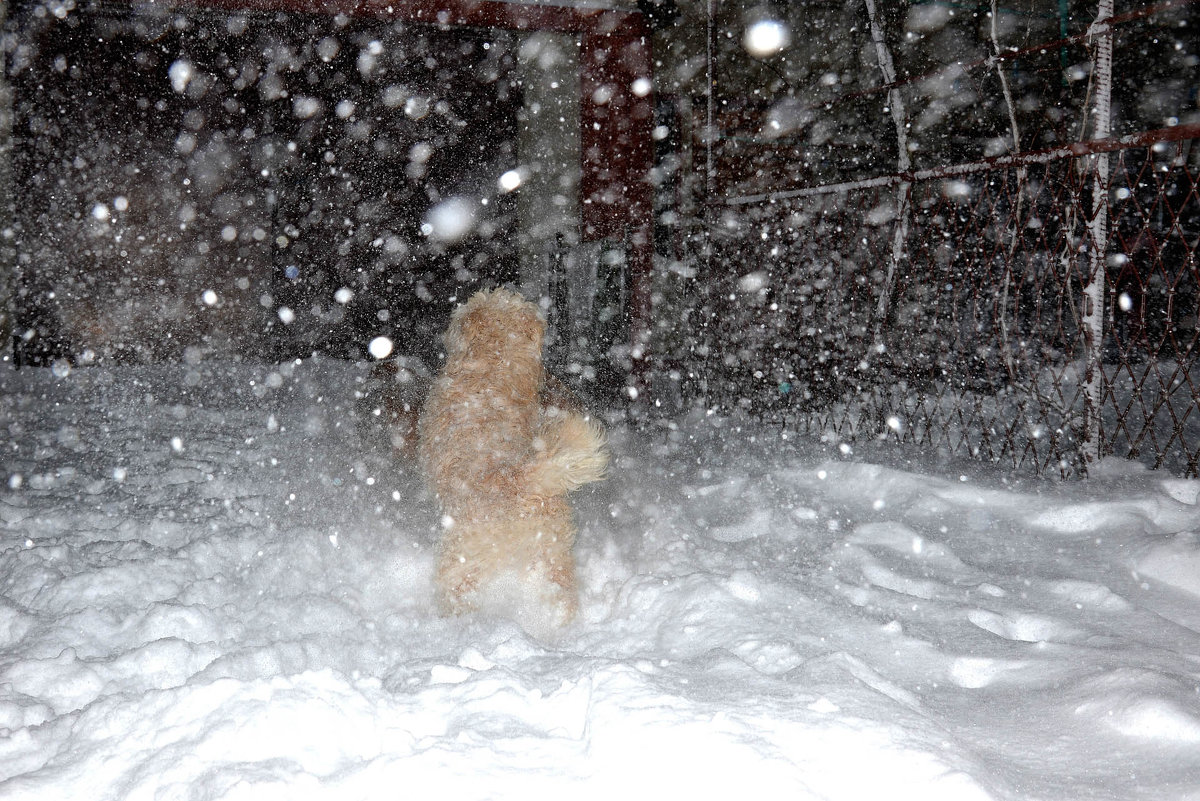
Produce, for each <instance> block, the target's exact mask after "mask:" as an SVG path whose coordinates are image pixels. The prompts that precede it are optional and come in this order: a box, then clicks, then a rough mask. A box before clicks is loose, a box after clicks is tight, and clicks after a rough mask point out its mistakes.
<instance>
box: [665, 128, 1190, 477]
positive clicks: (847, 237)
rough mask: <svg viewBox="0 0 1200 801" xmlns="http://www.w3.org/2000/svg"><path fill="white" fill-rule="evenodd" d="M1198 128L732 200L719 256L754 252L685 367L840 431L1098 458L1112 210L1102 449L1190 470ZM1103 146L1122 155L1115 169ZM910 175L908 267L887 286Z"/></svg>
mask: <svg viewBox="0 0 1200 801" xmlns="http://www.w3.org/2000/svg"><path fill="white" fill-rule="evenodd" d="M1197 138H1200V125H1181V126H1177V127H1174V128H1169V129H1164V130H1161V131H1153V132H1149V133H1145V134H1140V135H1137V136H1130V137H1124V138H1120V139H1105V140H1102V141H1089V142H1080V143H1075V144H1072V145H1069V146H1064V147H1058V148H1054V149H1051V150H1047V151H1042V152H1036V153H1028V154H1024V155H1021V156H1006V157H999V158H994V159H988V160H984V161H980V162H976V163H973V164H965V165H957V166H955V167H950V168H944V169H936V170H921V171H913V172H908V173H904V174H896V175H891V176H887V177H882V178H876V179H870V180H865V181H860V182H849V183H844V184H839V185H835V186H826V187H814V188H809V189H804V190H799V191H794V192H780V193H776V194H768V195H759V196H755V197H741V198H734V199H732V200H730V201H728V205H729V206H731V207H736V208H737V209H738V219H739V220H740V221H741V222H740V224H739V225H737V226H731V227H730V229H728V230H723V229H722V228H721V227H720V226H718V227H717V228H716V230H715V233H714V236H713V238H712V247H713V249H714V262H716V263H718V264H742V265H752V266H756V268H754V269H750V270H747V271H741V272H736V271H735V272H732V273H729V274H728V276H727V277H726V278H725V279H724V280H713V281H707V282H704V285H705V290H704V299H703V300H702V301H701V303H700V306H702V307H703V311H702V312H701V313H702V314H703V315H704V317H706V318H707V320H708V325H707V326H706V331H707V335H706V336H704V337H703V341H702V342H699V343H698V346H697V347H695V348H693V352H694V353H696V354H698V356H697V359H696V361H695V363H694V364H692V365H690V366H689V368H688V371H689V372H691V373H692V374H693V375H696V376H700V377H702V383H703V384H704V385H705V386H704V389H705V390H706V391H707V392H708V394H709V395H710V396H711V397H726V398H727V397H735V398H737V401H736V402H737V403H738V404H739V405H741V406H743V407H749V408H751V409H752V410H754V411H757V412H758V413H762V414H767V415H770V416H774V417H775V418H776V419H778V420H780V422H781V423H783V424H786V425H788V426H789V427H792V428H794V429H797V430H801V431H806V432H809V433H816V434H820V435H824V436H826V437H829V438H833V439H836V440H838V441H845V442H853V441H857V440H863V439H866V438H872V439H875V438H877V439H884V440H890V441H893V442H897V443H911V444H914V445H917V446H921V447H923V448H927V449H933V450H935V451H938V452H944V453H946V454H952V455H964V454H965V455H970V456H973V457H977V458H980V459H983V460H987V461H991V462H996V463H1000V464H1003V465H1006V466H1008V467H1011V468H1013V469H1018V470H1024V471H1033V472H1037V473H1057V474H1060V475H1062V476H1064V477H1068V476H1074V475H1081V474H1084V473H1086V467H1087V462H1086V460H1085V455H1084V450H1085V444H1086V443H1085V437H1086V432H1087V428H1088V420H1087V417H1086V406H1087V404H1086V398H1085V394H1084V392H1085V382H1084V379H1085V371H1086V367H1087V365H1086V357H1087V349H1086V337H1085V334H1084V331H1085V310H1086V309H1087V304H1086V302H1085V298H1084V290H1085V287H1086V285H1087V283H1088V280H1089V276H1090V275H1092V274H1093V268H1094V264H1095V262H1096V260H1097V259H1096V258H1093V253H1094V252H1095V251H1096V247H1095V239H1094V233H1095V230H1096V228H1097V226H1095V225H1089V223H1090V222H1091V221H1093V220H1094V216H1095V209H1096V208H1099V207H1104V208H1105V209H1106V211H1107V213H1108V215H1109V226H1108V232H1107V240H1108V242H1107V247H1106V248H1104V249H1103V252H1102V254H1101V255H1102V257H1103V258H1101V259H1100V262H1101V263H1103V264H1104V265H1105V266H1106V267H1107V269H1106V270H1105V271H1104V272H1103V277H1104V286H1103V290H1104V291H1103V298H1102V303H1101V306H1102V308H1101V309H1100V310H1099V313H1100V314H1101V315H1102V318H1103V332H1104V335H1103V342H1102V344H1101V346H1100V348H1099V350H1098V353H1099V357H1100V359H1099V376H1098V377H1099V382H1100V384H1099V386H1100V390H1099V396H1098V397H1099V409H1098V414H1097V415H1096V417H1097V419H1096V420H1095V421H1094V425H1095V426H1096V427H1097V430H1098V437H1097V444H1098V447H1099V452H1100V455H1101V456H1104V455H1116V456H1121V457H1128V458H1133V459H1139V460H1141V461H1143V462H1145V463H1146V464H1148V465H1150V466H1152V467H1156V468H1157V467H1166V468H1168V469H1171V470H1173V471H1177V472H1182V473H1184V474H1187V475H1190V476H1195V475H1197V473H1198V472H1200V370H1198V369H1197V355H1198V353H1200V333H1198V332H1200V326H1198V322H1200V302H1198V301H1200V291H1198V285H1200V265H1198V258H1197V250H1198V241H1200V194H1198V190H1197V179H1198V178H1200V169H1198V168H1197V158H1196V155H1197V154H1198V153H1200V148H1195V144H1196V142H1195V140H1196V139H1197ZM1097 153H1106V154H1108V156H1109V165H1108V177H1107V181H1106V183H1105V184H1103V185H1101V184H1100V183H1098V182H1097V178H1096V172H1095V170H1094V169H1092V167H1091V161H1090V160H1091V158H1092V157H1093V156H1094V155H1095V154H1097ZM902 182H910V183H911V185H912V208H913V217H912V220H911V223H910V226H909V231H908V235H907V251H908V255H907V259H908V264H906V265H904V266H903V269H901V270H899V271H897V274H896V276H895V283H894V286H893V287H892V293H891V295H892V296H891V297H890V298H888V299H886V300H887V301H888V302H887V303H880V298H879V297H878V296H879V292H880V290H879V288H880V287H882V286H886V285H887V280H886V277H885V276H886V274H887V271H888V265H889V259H890V258H892V247H893V246H892V242H891V238H892V232H893V230H894V225H893V223H894V222H895V192H894V187H895V186H897V185H899V184H901V183H902ZM1097 193H1099V194H1100V197H1097ZM1104 198H1107V199H1108V202H1107V203H1106V204H1105V203H1103V200H1104ZM1097 258H1098V257H1097ZM732 306H736V307H737V311H736V313H734V312H733V311H732V309H731V307H732ZM881 308H885V309H886V312H885V318H884V319H882V320H879V319H877V317H878V314H879V309H881ZM747 315H749V318H748V317H747ZM877 323H878V325H877ZM877 328H878V330H880V331H881V332H882V336H881V337H880V336H877V335H876V333H875V332H876V329H877Z"/></svg>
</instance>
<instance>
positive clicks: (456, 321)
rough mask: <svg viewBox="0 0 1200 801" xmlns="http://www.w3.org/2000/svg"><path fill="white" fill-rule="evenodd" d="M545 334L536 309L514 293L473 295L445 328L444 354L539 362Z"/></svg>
mask: <svg viewBox="0 0 1200 801" xmlns="http://www.w3.org/2000/svg"><path fill="white" fill-rule="evenodd" d="M545 331H546V323H545V321H544V320H543V319H542V316H541V314H539V313H538V308H537V306H535V305H534V304H532V303H530V302H529V301H527V300H525V299H524V298H522V297H521V296H520V295H518V294H517V293H515V292H510V291H509V290H507V289H495V290H492V291H490V292H488V291H484V292H476V293H475V294H474V295H472V296H471V299H470V300H468V301H467V302H466V303H465V304H463V305H462V306H459V307H458V308H457V309H455V311H454V316H453V317H452V318H451V320H450V327H449V328H447V329H446V337H445V341H446V355H447V356H449V357H451V358H454V357H462V356H476V357H489V356H499V357H502V358H504V359H506V360H513V359H534V360H540V359H541V355H542V339H543V337H544V335H545Z"/></svg>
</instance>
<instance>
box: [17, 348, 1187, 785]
mask: <svg viewBox="0 0 1200 801" xmlns="http://www.w3.org/2000/svg"><path fill="white" fill-rule="evenodd" d="M366 369H367V366H365V365H364V366H356V365H352V364H348V363H339V362H334V361H329V360H315V359H314V360H309V361H304V362H296V363H286V364H281V365H275V364H270V365H268V364H258V365H256V364H234V363H218V362H211V363H209V362H206V363H200V364H183V365H176V366H156V367H137V368H134V367H80V368H76V369H74V370H70V371H69V372H61V374H60V375H55V373H54V372H53V371H50V370H39V369H24V370H21V371H13V370H12V369H11V368H10V367H8V366H7V365H5V366H2V367H0V397H3V399H4V403H3V404H2V405H0V426H2V427H3V430H5V431H6V432H7V436H6V437H5V438H4V440H3V442H0V448H3V450H2V451H0V452H2V453H3V462H2V463H0V477H2V478H3V481H2V482H0V487H2V489H0V527H2V528H0V531H2V532H3V533H2V539H0V797H2V798H4V799H6V801H8V800H12V801H16V800H18V799H50V798H54V799H60V798H61V799H69V798H87V799H151V798H181V799H256V801H257V800H258V799H276V798H279V799H285V798H286V799H338V801H344V800H345V799H366V798H379V797H392V796H412V795H415V796H416V797H424V796H426V795H428V794H430V793H431V792H437V793H438V794H439V795H440V796H442V797H446V798H492V799H504V798H522V799H530V798H532V799H540V798H550V797H561V796H562V794H564V793H570V794H571V796H572V797H578V798H612V797H620V795H624V796H627V797H632V798H651V797H656V796H658V795H660V794H663V795H665V796H666V797H694V798H721V797H726V796H729V795H733V794H737V795H739V796H753V795H760V796H762V797H788V798H794V799H864V798H889V799H921V800H922V801H929V800H930V799H953V800H954V801H963V800H964V799H1082V798H1087V799H1123V800H1128V799H1142V798H1144V799H1156V801H1158V800H1163V799H1200V578H1197V577H1198V576H1200V509H1198V508H1197V498H1198V496H1200V482H1196V481H1188V480H1183V479H1179V478H1176V477H1173V476H1171V475H1169V474H1166V473H1158V472H1153V471H1148V470H1144V469H1140V468H1138V467H1136V466H1131V465H1127V464H1125V463H1118V462H1108V463H1105V464H1103V465H1101V469H1099V470H1096V471H1094V473H1095V475H1093V477H1092V478H1090V479H1089V480H1087V481H1086V482H1077V483H1062V484H1059V483H1052V482H1048V481H1040V480H1038V481H1035V480H1032V479H1018V478H1015V477H1012V476H1007V475H1003V474H1000V473H994V472H988V469H987V468H985V467H981V466H979V465H965V466H964V465H958V464H952V463H946V462H942V463H933V462H932V460H930V461H928V462H926V463H925V464H922V463H921V462H905V461H903V460H902V459H901V458H900V457H899V456H897V455H895V454H894V453H891V452H886V451H882V450H881V451H880V452H878V453H872V452H870V450H869V449H866V448H864V447H861V446H860V447H856V449H855V452H854V456H853V458H842V457H839V456H838V451H837V449H836V448H831V449H830V450H829V451H828V452H827V451H826V450H825V446H822V445H820V444H817V443H809V442H806V441H805V440H803V439H800V438H797V437H796V436H793V435H789V436H788V437H787V438H786V439H785V438H784V437H782V436H781V432H780V431H778V429H775V428H771V427H767V426H764V425H756V424H752V423H749V422H744V421H738V420H735V419H728V418H720V417H719V416H716V415H706V414H704V413H699V414H696V415H693V416H688V417H685V418H681V419H677V420H672V421H660V422H658V423H655V424H644V425H641V426H633V425H632V424H628V423H622V422H620V421H617V420H614V421H613V424H612V426H611V438H612V444H613V450H614V453H615V465H614V469H613V471H612V475H611V478H610V479H609V480H608V481H606V482H604V483H603V484H600V485H595V486H594V488H590V489H585V490H584V491H582V492H581V493H580V494H579V495H578V499H577V501H576V508H577V512H578V518H579V522H580V529H581V533H580V542H579V548H578V556H579V560H580V573H581V582H582V585H583V588H582V607H581V615H580V620H579V621H578V622H576V623H575V624H573V625H572V626H571V627H570V628H568V629H567V630H565V631H562V632H561V633H559V634H558V635H556V636H554V637H552V638H548V639H538V638H535V637H533V636H531V635H529V634H527V633H526V632H524V631H523V630H521V629H520V628H519V627H518V626H517V625H515V624H514V623H512V622H509V621H506V620H503V619H492V618H488V617H475V618H464V619H444V618H440V617H438V616H437V614H436V612H435V610H434V605H433V601H432V591H431V586H430V576H431V570H432V549H433V545H434V542H435V539H436V532H437V526H438V520H437V515H436V512H435V510H434V508H433V505H432V504H431V502H430V499H429V498H428V497H427V495H426V494H425V492H424V490H423V489H422V488H421V483H420V481H419V480H418V478H417V476H416V475H415V472H414V470H413V468H412V466H411V465H409V464H407V463H405V462H404V461H403V460H402V458H401V457H398V456H394V455H393V454H392V453H391V452H390V451H389V449H388V446H387V444H386V442H387V440H386V437H385V436H384V435H383V433H382V432H381V431H379V430H378V429H377V428H374V427H373V420H375V419H378V418H375V417H374V416H371V415H365V417H366V418H368V419H365V420H364V419H363V416H361V415H358V414H357V412H356V411H355V410H356V402H355V390H356V388H357V387H360V386H362V384H361V382H360V379H361V378H363V377H364V376H365V370H366ZM784 793H786V796H784V795H783V794H784Z"/></svg>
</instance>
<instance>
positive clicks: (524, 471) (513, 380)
mask: <svg viewBox="0 0 1200 801" xmlns="http://www.w3.org/2000/svg"><path fill="white" fill-rule="evenodd" d="M545 329H546V324H545V322H544V321H543V320H542V318H541V316H540V315H539V314H538V310H537V307H536V306H534V305H533V304H532V303H529V302H528V301H526V300H524V299H523V298H521V297H520V296H519V295H517V294H515V293H513V292H509V291H507V290H503V289H497V290H494V291H491V292H479V293H477V294H476V295H474V296H473V297H472V298H471V299H470V300H468V301H467V303H466V304H464V305H462V306H460V307H459V308H458V309H456V310H455V312H454V315H453V317H452V319H451V321H450V326H449V327H448V328H447V329H446V333H445V337H444V340H445V345H446V364H445V367H444V368H443V370H442V372H441V374H440V375H439V376H438V377H437V379H436V380H435V381H434V383H433V386H432V388H431V389H430V392H429V397H428V399H427V400H426V403H425V407H424V409H423V410H422V413H421V417H420V423H419V443H418V451H419V456H420V459H421V463H422V467H423V469H424V471H425V474H426V476H427V478H428V480H429V483H430V485H431V487H432V489H433V491H434V492H435V493H436V495H437V499H438V505H439V506H440V508H441V512H442V525H443V533H442V541H441V546H440V554H439V559H438V566H437V574H436V584H437V590H438V596H439V602H440V604H441V606H442V608H443V610H444V611H445V612H447V613H451V614H456V613H460V612H464V611H469V610H471V609H478V608H481V607H483V608H487V609H490V610H492V611H496V610H497V608H499V611H509V612H512V613H515V614H516V615H517V616H518V618H519V619H521V618H529V617H534V618H536V620H537V621H545V623H546V624H548V625H549V626H559V625H562V624H564V623H566V622H567V621H569V620H570V619H571V618H572V617H573V616H574V614H575V611H576V607H577V604H578V600H577V590H576V586H575V560H574V557H573V556H572V554H571V549H572V546H573V545H574V542H575V525H574V522H573V520H572V514H571V507H570V506H569V505H568V504H567V500H566V497H565V496H566V494H567V492H569V491H571V490H573V489H576V488H578V487H580V486H582V485H584V484H587V483H589V482H592V481H599V480H600V479H602V478H603V477H604V472H605V469H606V468H607V466H608V448H607V445H606V443H605V438H604V432H603V429H601V427H600V426H599V425H598V424H597V423H596V422H595V421H594V420H592V419H591V418H589V417H587V416H586V415H585V414H583V412H582V409H581V408H579V406H578V404H577V403H575V402H574V400H573V399H572V398H571V396H570V395H569V391H567V390H565V388H563V387H562V386H561V384H558V383H557V382H553V381H551V382H547V380H546V378H545V373H544V371H543V369H542V340H543V337H544V334H545ZM522 622H528V621H526V620H522ZM534 625H535V626H538V625H539V624H538V623H536V622H535V623H534Z"/></svg>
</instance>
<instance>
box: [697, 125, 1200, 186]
mask: <svg viewBox="0 0 1200 801" xmlns="http://www.w3.org/2000/svg"><path fill="white" fill-rule="evenodd" d="M1187 139H1200V123H1191V124H1188V125H1176V126H1173V127H1171V128H1159V129H1157V130H1154V131H1143V132H1142V133H1136V134H1130V135H1129V136H1121V137H1114V138H1112V139H1097V140H1094V141H1088V142H1073V143H1071V144H1069V145H1060V146H1059V147H1052V148H1047V149H1045V150H1033V151H1029V152H1026V153H1016V154H1013V155H1007V156H994V157H992V158H986V159H981V160H979V161H970V162H967V163H965V164H952V165H948V166H944V167H931V168H928V169H924V170H909V171H907V172H897V173H892V174H891V175H881V176H878V177H876V178H864V179H862V180H860V181H844V182H842V183H837V184H825V185H822V186H809V187H804V188H801V189H785V190H782V191H779V192H765V193H762V194H758V195H745V196H742V197H734V198H727V199H725V200H718V201H716V202H715V204H714V205H725V206H745V205H749V204H752V203H775V202H777V201H780V200H793V199H795V198H801V197H812V196H815V195H832V194H838V193H843V192H852V191H855V190H859V189H871V188H873V187H879V186H894V185H896V184H900V183H904V182H908V183H919V182H921V181H936V180H939V179H944V178H955V177H958V176H962V175H971V174H973V173H979V172H991V171H994V170H1004V169H1008V168H1010V167H1023V166H1026V165H1029V164H1047V163H1049V162H1052V161H1061V160H1062V159H1071V158H1079V157H1080V156H1091V155H1095V154H1097V153H1111V152H1113V151H1116V150H1129V149H1131V148H1136V147H1150V146H1152V145H1155V144H1158V143H1159V142H1180V141H1184V140H1187Z"/></svg>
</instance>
